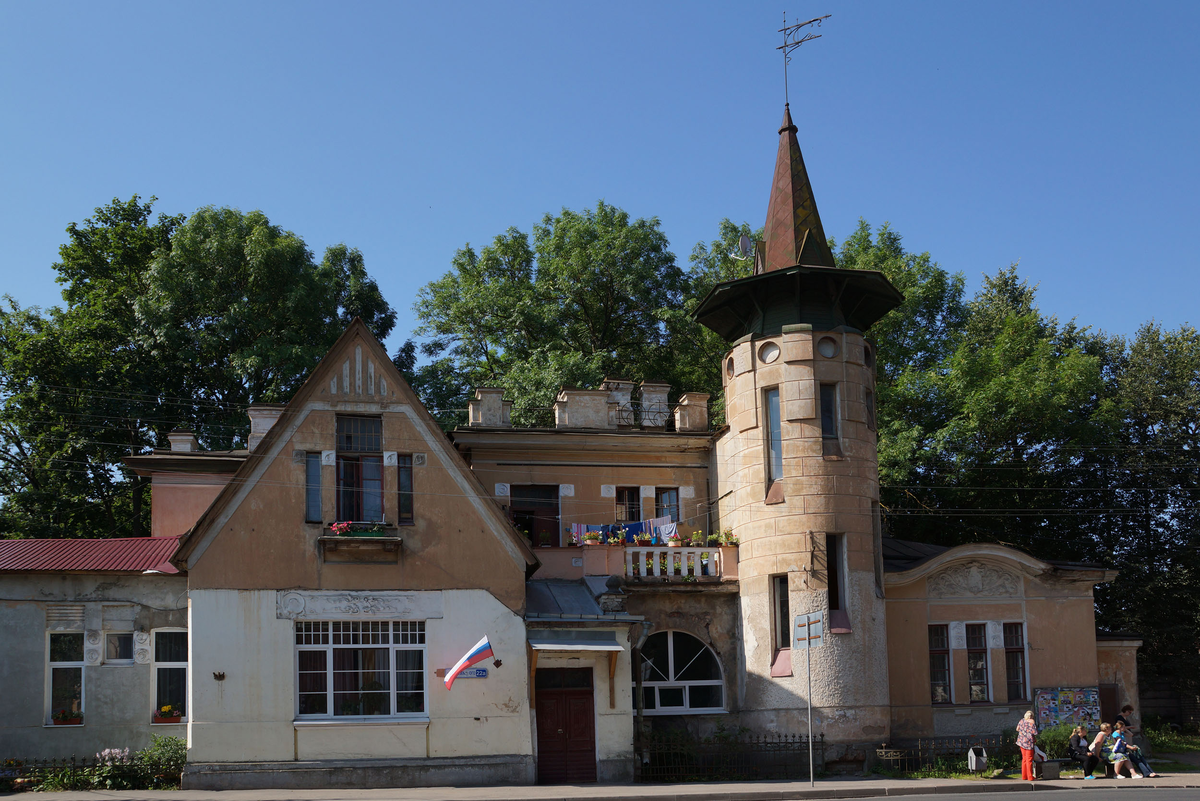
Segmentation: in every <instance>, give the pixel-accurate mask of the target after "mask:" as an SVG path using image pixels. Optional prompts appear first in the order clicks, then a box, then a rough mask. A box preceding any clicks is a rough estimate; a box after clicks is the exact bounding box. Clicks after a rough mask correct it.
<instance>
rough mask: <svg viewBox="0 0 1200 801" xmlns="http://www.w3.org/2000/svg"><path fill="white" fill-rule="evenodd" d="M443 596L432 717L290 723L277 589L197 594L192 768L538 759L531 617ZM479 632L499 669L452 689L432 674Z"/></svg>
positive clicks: (289, 649)
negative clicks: (532, 724) (528, 645)
mask: <svg viewBox="0 0 1200 801" xmlns="http://www.w3.org/2000/svg"><path fill="white" fill-rule="evenodd" d="M440 594H441V596H442V601H441V607H442V614H443V616H442V617H441V618H437V619H427V620H426V623H425V641H426V678H425V681H426V688H427V709H428V710H429V720H428V722H411V721H405V722H395V721H371V722H367V723H356V722H352V721H346V722H342V721H336V720H334V721H330V722H328V723H326V722H324V721H320V722H316V721H312V722H309V721H305V722H301V723H295V722H294V718H295V714H294V713H295V687H296V676H295V656H294V654H295V645H294V634H293V632H294V622H293V621H292V620H291V619H287V618H280V617H278V616H277V603H276V599H277V593H276V592H275V591H274V590H269V591H249V590H195V591H193V592H192V595H191V609H190V621H191V624H190V629H189V631H190V638H191V642H190V647H191V655H192V671H191V673H190V677H191V686H190V687H189V699H190V708H191V710H192V719H191V723H190V724H189V727H188V729H189V746H190V750H189V755H188V759H189V761H191V762H252V761H290V760H294V759H300V760H314V759H348V758H368V757H426V756H428V757H454V756H488V755H498V754H523V755H529V754H532V753H533V747H532V741H531V738H530V732H529V725H528V720H529V700H528V675H529V668H528V661H527V658H526V653H525V624H524V621H523V620H522V619H521V618H520V617H519V616H517V615H515V614H513V612H512V611H511V610H509V609H508V608H507V607H505V606H504V605H503V604H501V603H500V602H499V601H497V600H496V599H495V598H494V597H493V596H492V595H491V594H490V593H488V592H486V591H484V590H445V591H441V593H440ZM322 619H328V618H322ZM381 619H391V618H390V617H389V616H386V615H384V616H383V617H382V618H381ZM484 634H486V635H487V636H488V638H489V640H490V642H491V643H492V647H493V650H494V651H495V653H496V656H497V658H499V659H500V660H501V661H502V663H503V664H502V666H501V667H500V668H496V667H494V666H493V665H492V663H491V662H490V661H488V662H485V663H483V664H481V665H480V667H487V668H488V670H489V676H488V678H486V679H460V680H459V681H457V682H455V684H454V688H453V690H451V691H447V690H446V688H445V686H444V685H443V683H442V681H441V679H440V678H438V677H437V676H436V675H435V674H434V671H435V670H437V669H438V668H449V667H450V666H452V665H453V664H454V663H455V662H456V661H458V659H459V658H460V657H461V656H462V655H463V654H464V653H466V652H467V650H469V649H470V648H471V646H473V645H474V644H475V643H476V642H477V641H478V640H479V638H480V637H482V636H483V635H484ZM214 672H223V673H224V674H225V679H224V680H223V681H217V680H215V679H214V678H213V673H214ZM605 675H606V677H607V674H605ZM605 681H606V682H607V678H606V679H605ZM626 681H628V680H627V679H626ZM606 686H607V684H606Z"/></svg>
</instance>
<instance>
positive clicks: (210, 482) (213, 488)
mask: <svg viewBox="0 0 1200 801" xmlns="http://www.w3.org/2000/svg"><path fill="white" fill-rule="evenodd" d="M229 478H230V477H229V476H220V475H211V476H210V475H199V476H196V475H175V474H171V473H166V474H163V473H157V474H155V476H154V478H153V481H152V483H151V485H150V499H151V504H150V531H151V536H153V537H182V536H183V535H184V534H186V533H187V532H188V529H190V528H191V527H192V526H193V525H195V523H196V521H197V520H199V519H200V515H202V514H204V510H205V509H207V508H208V507H209V505H210V504H211V503H212V502H213V500H214V499H215V498H216V497H217V495H218V494H220V492H221V488H222V487H224V486H225V485H226V484H227V483H229Z"/></svg>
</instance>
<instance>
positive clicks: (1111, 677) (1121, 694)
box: [1096, 640, 1142, 727]
mask: <svg viewBox="0 0 1200 801" xmlns="http://www.w3.org/2000/svg"><path fill="white" fill-rule="evenodd" d="M1140 645H1141V640H1100V641H1097V643H1096V666H1097V670H1098V672H1099V683H1100V684H1115V685H1117V708H1118V709H1119V708H1121V707H1123V706H1125V705H1126V704H1129V705H1130V706H1132V707H1133V712H1132V714H1131V715H1130V718H1131V719H1130V721H1129V722H1130V723H1131V724H1133V725H1134V726H1137V727H1140V726H1141V725H1142V714H1141V702H1140V701H1139V699H1138V672H1137V650H1138V647H1139V646H1140Z"/></svg>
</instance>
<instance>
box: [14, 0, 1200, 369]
mask: <svg viewBox="0 0 1200 801" xmlns="http://www.w3.org/2000/svg"><path fill="white" fill-rule="evenodd" d="M785 11H786V12H787V15H788V19H789V20H791V21H794V20H797V19H808V18H810V17H815V16H819V15H821V14H825V13H829V14H832V15H833V16H832V18H831V19H830V20H828V21H827V22H826V23H825V24H824V26H823V27H822V28H821V30H820V32H821V33H823V34H824V36H823V38H821V39H819V40H817V41H815V42H813V43H811V44H809V45H805V47H804V48H802V50H801V52H798V53H797V54H796V55H795V58H794V61H793V64H792V67H791V102H792V110H793V116H794V117H795V120H796V123H797V125H798V126H799V128H800V132H799V138H800V144H801V147H802V148H803V150H804V154H805V159H806V162H807V164H808V168H809V173H810V176H811V178H812V182H813V185H814V190H815V193H816V197H817V202H818V205H819V207H820V211H821V217H822V220H823V222H824V225H825V231H826V233H827V234H828V235H830V236H832V237H834V238H836V239H839V240H840V239H842V238H844V237H845V236H846V235H847V234H848V233H849V232H850V231H851V230H852V229H853V227H854V225H855V223H856V221H857V220H858V218H859V217H864V218H866V219H867V220H869V221H870V222H871V223H873V224H875V225H878V224H881V223H883V222H885V221H887V222H890V223H891V225H892V227H893V228H894V229H896V230H898V231H899V232H900V233H901V234H903V236H904V241H905V245H906V246H907V247H908V249H910V250H915V251H926V250H927V251H929V252H930V253H931V254H932V255H933V257H934V259H935V260H937V261H938V262H940V263H941V264H942V266H944V267H946V268H948V269H950V270H952V271H959V270H961V271H963V272H964V273H965V274H966V275H967V277H968V280H969V285H970V287H971V288H972V289H974V288H976V287H977V286H978V284H979V277H980V275H981V274H982V273H984V272H994V271H995V270H997V269H998V268H1001V267H1004V266H1006V265H1008V264H1009V263H1011V262H1013V261H1016V260H1018V259H1019V260H1020V272H1021V274H1022V275H1023V276H1025V277H1026V278H1028V279H1029V280H1031V281H1032V282H1035V283H1038V284H1040V286H1041V289H1040V303H1041V306H1042V309H1043V310H1044V311H1046V312H1049V313H1053V314H1057V315H1058V316H1059V317H1060V318H1062V319H1068V318H1077V319H1078V321H1079V322H1080V323H1082V324H1087V325H1091V326H1093V327H1095V328H1101V329H1104V330H1106V331H1109V332H1112V333H1120V334H1132V333H1134V332H1135V331H1136V330H1137V328H1138V327H1139V325H1141V324H1142V323H1143V322H1145V321H1147V320H1150V319H1152V318H1153V319H1155V320H1157V321H1159V322H1160V323H1162V324H1163V325H1165V326H1167V327H1170V328H1175V327H1177V326H1179V325H1180V324H1182V323H1185V322H1191V323H1200V315H1198V314H1197V313H1196V300H1197V296H1198V292H1197V290H1198V289H1200V277H1198V273H1200V270H1197V266H1198V265H1197V256H1196V232H1197V229H1196V220H1197V217H1198V212H1200V201H1198V199H1197V196H1198V195H1197V188H1198V187H1200V155H1198V151H1200V148H1198V143H1200V136H1198V135H1197V130H1196V129H1197V124H1198V122H1200V102H1198V101H1200V98H1198V97H1197V94H1198V90H1197V83H1198V82H1197V79H1198V77H1200V69H1198V68H1200V47H1198V46H1197V45H1196V41H1195V39H1196V32H1197V30H1200V3H1196V2H1194V0H1191V1H1189V2H1155V3H1138V4H1132V3H1128V2H1126V3H1105V2H1074V3H1070V2H1045V0H1039V1H1038V2H1011V1H1006V2H993V3H983V2H970V3H963V2H944V3H934V2H926V3H909V4H903V3H896V2H868V1H867V0H855V2H842V1H840V0H822V2H813V1H811V0H809V1H806V2H803V3H798V2H795V1H794V0H788V2H782V3H781V2H769V3H759V2H738V3H705V2H694V1H689V2H653V3H647V2H606V3H581V2H553V3H552V2H522V3H495V2H489V3H470V2H456V3H420V4H418V3H396V2H388V3H384V2H375V3H371V2H354V3H309V2H287V3H267V2H253V3H246V2H236V3H222V2H205V3H196V2H172V3H162V2H154V3H119V4H118V3H83V2H73V3H57V2H36V3H35V2H14V0H5V2H3V3H0V120H2V121H3V125H0V153H2V156H0V244H2V247H0V293H8V294H11V295H13V296H14V297H15V298H16V299H17V300H18V301H19V302H20V303H21V304H22V305H42V306H45V305H49V304H53V303H57V302H60V297H59V294H58V293H59V287H58V286H57V285H56V284H55V283H54V280H53V279H54V272H53V271H52V270H51V268H50V265H51V264H52V263H53V262H54V261H55V260H56V256H57V249H58V246H59V245H60V244H62V243H63V242H64V241H65V238H66V237H65V234H64V230H63V229H64V228H65V227H66V226H67V224H68V223H70V222H72V221H81V220H82V219H83V218H85V217H87V216H88V215H90V214H91V212H92V210H93V209H94V208H95V207H96V206H99V205H102V204H104V203H107V202H109V201H110V200H111V199H112V198H114V197H119V198H122V199H125V198H128V197H129V196H130V195H132V194H134V193H138V194H140V195H142V196H143V197H148V196H151V195H156V196H157V197H158V202H157V204H156V209H157V210H160V211H165V212H171V213H179V212H189V213H190V212H192V211H194V210H195V209H196V208H198V207H200V206H204V205H209V204H212V205H219V206H234V207H237V208H240V209H242V210H245V211H249V210H252V209H262V210H263V211H264V212H265V213H266V214H267V215H268V216H269V217H270V219H271V220H272V221H273V222H274V223H276V224H278V225H280V226H282V227H284V228H286V229H289V230H292V231H295V232H296V233H298V234H300V235H301V236H302V237H303V238H304V239H305V241H306V242H307V243H308V245H309V247H310V248H311V249H312V250H314V251H315V252H316V253H317V255H318V257H319V256H320V254H321V253H322V252H323V251H324V249H325V247H326V246H327V245H330V244H334V243H336V242H343V241H344V242H346V243H347V244H349V245H352V246H355V247H358V248H360V249H361V250H362V251H363V253H364V255H365V257H366V262H367V267H368V270H369V271H370V272H371V273H372V274H373V275H374V276H375V277H376V278H377V279H378V280H379V283H380V285H381V287H382V289H383V291H384V294H385V296H386V297H387V298H388V299H389V301H390V302H391V303H392V304H393V305H394V306H395V307H396V308H397V310H398V311H399V313H400V319H399V322H398V325H397V330H396V333H395V334H393V336H392V337H391V339H390V341H389V343H388V344H389V349H394V348H395V346H396V345H397V344H398V343H399V342H400V341H402V340H403V338H404V337H405V336H406V335H407V334H408V333H409V332H410V331H411V329H412V328H413V326H414V324H415V317H414V315H413V313H412V310H411V307H412V303H413V300H414V299H415V295H416V292H417V290H418V289H419V288H420V287H421V286H422V285H423V284H425V283H426V282H428V281H429V280H431V279H433V278H435V277H437V276H439V275H441V274H442V273H444V272H445V271H446V270H447V269H448V267H449V263H450V259H451V257H452V256H453V254H454V252H455V250H456V249H457V248H460V247H462V246H463V245H464V244H465V243H467V242H470V243H472V244H474V245H476V246H481V245H484V244H486V243H487V242H489V241H490V240H491V238H492V237H493V236H495V235H496V234H498V233H500V232H502V231H504V230H505V229H506V228H508V227H509V226H517V227H518V228H520V229H522V230H525V231H529V230H530V228H531V226H532V225H533V224H534V223H535V222H537V221H538V220H539V219H540V218H541V216H542V215H543V214H544V213H546V212H557V211H558V210H560V209H561V208H563V207H568V208H572V209H581V208H583V207H587V206H594V205H595V203H596V201H597V200H598V199H601V198H603V199H604V200H606V201H608V202H609V203H612V204H615V205H617V206H620V207H621V208H624V209H625V210H626V211H628V212H629V213H630V214H632V215H634V216H640V217H651V216H655V217H658V218H659V219H660V220H661V221H662V227H663V230H664V231H665V233H666V235H667V236H668V237H669V239H670V241H671V243H672V249H673V250H674V252H675V254H676V256H677V257H678V258H679V260H680V262H681V263H686V260H687V255H688V254H689V253H690V251H691V249H692V247H693V245H695V243H696V242H697V241H698V240H701V239H704V240H708V239H711V238H713V237H714V236H715V234H716V230H717V223H718V221H719V220H720V219H721V218H723V217H730V218H732V219H733V220H734V221H737V222H741V221H743V220H745V221H748V222H750V223H752V224H753V225H754V226H756V227H757V226H760V225H762V224H763V220H764V217H765V214H766V204H767V191H768V188H769V184H770V179H771V170H772V166H773V162H774V158H775V149H776V144H777V141H778V137H777V133H776V131H777V128H778V125H779V120H780V118H781V116H782V111H783V80H782V65H781V57H780V55H779V53H778V52H777V51H776V50H775V47H776V46H777V45H778V44H779V34H778V33H776V30H777V29H778V28H779V27H780V23H781V20H782V15H783V13H784V12H785Z"/></svg>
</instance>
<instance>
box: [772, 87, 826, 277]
mask: <svg viewBox="0 0 1200 801" xmlns="http://www.w3.org/2000/svg"><path fill="white" fill-rule="evenodd" d="M796 131H797V128H796V125H795V123H793V122H792V112H791V109H790V108H789V106H788V104H787V103H784V105H783V124H782V125H781V126H780V128H779V151H778V153H777V154H776V156H775V176H774V178H773V179H772V181H771V198H770V200H769V201H768V203H767V224H766V229H765V230H764V232H763V245H764V248H765V250H766V258H765V260H764V261H765V263H764V266H763V271H764V272H770V271H772V270H785V269H787V268H788V267H794V266H796V265H797V264H803V265H805V266H809V267H834V266H835V264H834V261H833V253H832V252H831V251H830V250H829V243H828V240H826V238H825V230H824V229H823V228H822V227H821V217H820V215H819V214H818V213H817V201H816V199H815V198H814V197H813V191H812V184H811V183H810V182H809V180H808V170H807V169H805V167H804V155H803V154H802V153H801V152H800V142H799V140H798V139H797V138H796Z"/></svg>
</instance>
